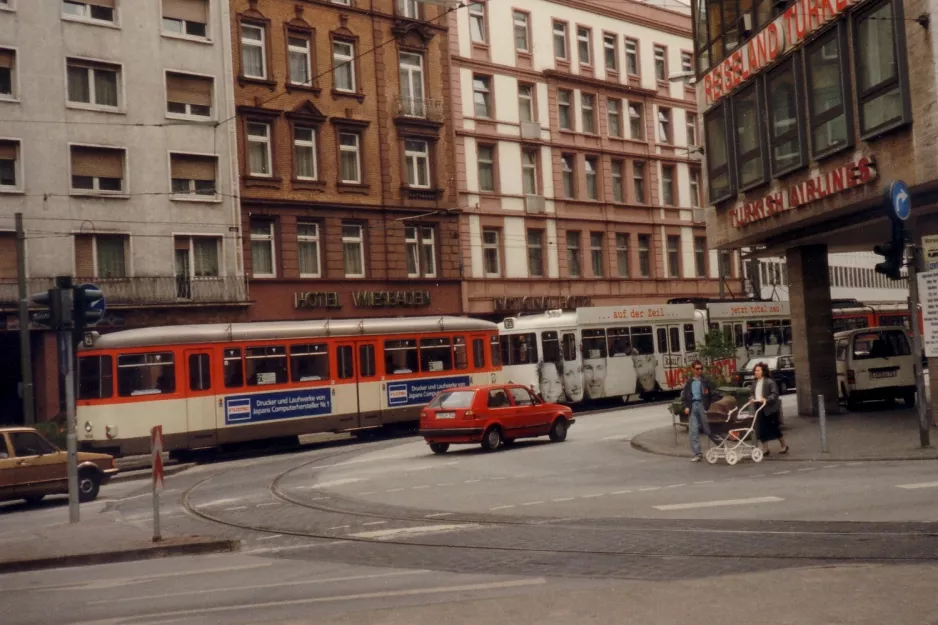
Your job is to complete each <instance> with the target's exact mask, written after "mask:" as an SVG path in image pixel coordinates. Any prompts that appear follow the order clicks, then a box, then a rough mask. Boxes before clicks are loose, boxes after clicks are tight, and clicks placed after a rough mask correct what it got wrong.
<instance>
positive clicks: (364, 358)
mask: <svg viewBox="0 0 938 625" xmlns="http://www.w3.org/2000/svg"><path fill="white" fill-rule="evenodd" d="M358 373H359V374H360V375H361V376H362V377H363V378H371V377H374V375H375V346H374V345H359V346H358Z"/></svg>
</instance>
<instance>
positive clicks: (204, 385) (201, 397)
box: [167, 349, 225, 449]
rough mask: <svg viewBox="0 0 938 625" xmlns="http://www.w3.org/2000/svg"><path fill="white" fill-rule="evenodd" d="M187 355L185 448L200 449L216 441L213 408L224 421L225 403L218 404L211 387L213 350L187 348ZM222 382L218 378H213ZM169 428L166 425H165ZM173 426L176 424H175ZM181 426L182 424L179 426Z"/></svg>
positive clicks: (219, 383)
mask: <svg viewBox="0 0 938 625" xmlns="http://www.w3.org/2000/svg"><path fill="white" fill-rule="evenodd" d="M184 357H185V359H186V380H185V385H186V387H185V390H186V423H185V427H184V431H185V432H186V448H187V449H199V448H201V447H214V446H215V445H217V444H218V431H217V430H216V423H218V422H219V421H217V420H216V415H215V411H216V410H218V411H219V415H218V419H220V422H221V423H224V422H225V415H224V410H225V409H224V407H223V406H222V407H221V408H218V407H217V402H216V401H215V391H214V390H212V353H211V352H210V351H208V350H197V349H187V350H185V352H184ZM215 382H216V383H217V384H218V386H219V387H220V386H221V380H215ZM167 429H168V428H167ZM174 429H175V428H174ZM181 429H182V428H181Z"/></svg>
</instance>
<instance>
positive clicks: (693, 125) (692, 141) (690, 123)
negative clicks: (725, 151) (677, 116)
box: [684, 111, 700, 148]
mask: <svg viewBox="0 0 938 625" xmlns="http://www.w3.org/2000/svg"><path fill="white" fill-rule="evenodd" d="M684 128H685V138H686V143H687V147H689V148H695V147H698V146H699V145H700V136H699V134H700V133H699V132H698V129H699V127H698V125H697V113H691V112H690V111H684Z"/></svg>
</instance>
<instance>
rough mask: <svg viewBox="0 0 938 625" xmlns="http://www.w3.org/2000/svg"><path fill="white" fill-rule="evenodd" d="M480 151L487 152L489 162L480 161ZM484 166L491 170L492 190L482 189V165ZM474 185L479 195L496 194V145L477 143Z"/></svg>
mask: <svg viewBox="0 0 938 625" xmlns="http://www.w3.org/2000/svg"><path fill="white" fill-rule="evenodd" d="M482 150H489V151H490V153H491V155H492V158H491V160H483V159H482ZM483 164H485V165H486V166H488V167H491V168H492V188H491V189H488V188H483V187H482V165H483ZM476 176H477V178H476V185H477V186H478V188H479V192H480V193H498V144H496V143H477V144H476Z"/></svg>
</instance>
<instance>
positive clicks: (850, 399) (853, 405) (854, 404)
mask: <svg viewBox="0 0 938 625" xmlns="http://www.w3.org/2000/svg"><path fill="white" fill-rule="evenodd" d="M859 407H860V402H858V401H857V400H856V398H854V396H853V395H847V408H848V409H850V410H856V409H857V408H859Z"/></svg>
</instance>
